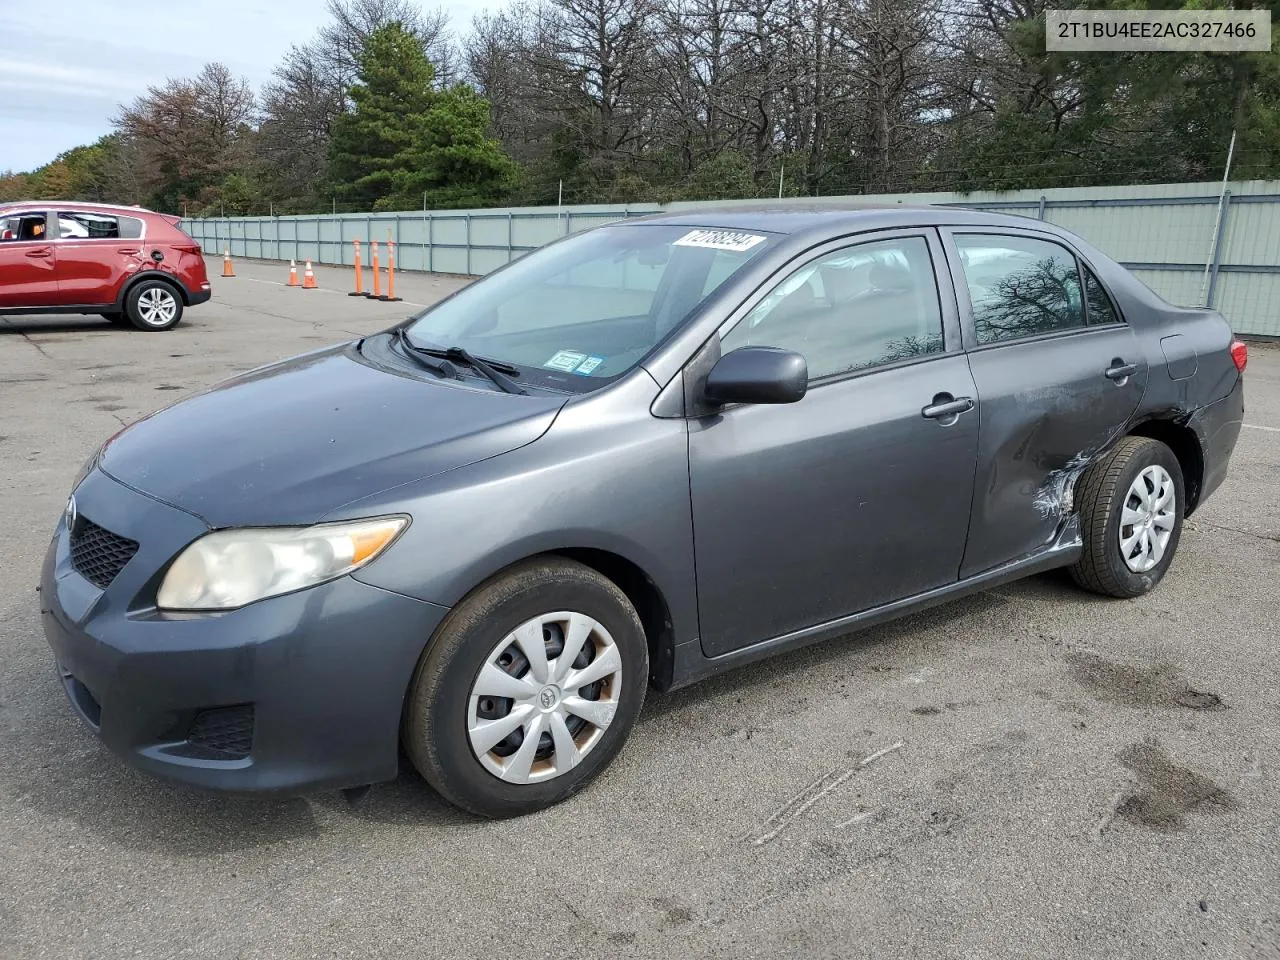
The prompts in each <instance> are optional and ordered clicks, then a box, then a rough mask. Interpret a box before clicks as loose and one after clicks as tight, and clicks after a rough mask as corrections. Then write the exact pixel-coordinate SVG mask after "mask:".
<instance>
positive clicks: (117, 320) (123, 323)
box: [101, 312, 131, 327]
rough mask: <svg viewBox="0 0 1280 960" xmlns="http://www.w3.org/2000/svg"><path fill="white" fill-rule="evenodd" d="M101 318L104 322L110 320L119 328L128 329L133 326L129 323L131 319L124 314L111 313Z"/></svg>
mask: <svg viewBox="0 0 1280 960" xmlns="http://www.w3.org/2000/svg"><path fill="white" fill-rule="evenodd" d="M101 316H102V319H103V320H108V321H110V322H111V323H113V324H115V325H116V326H117V327H127V326H130V325H131V324H130V322H129V318H128V317H126V316H125V315H124V314H123V313H116V312H109V313H104V314H101Z"/></svg>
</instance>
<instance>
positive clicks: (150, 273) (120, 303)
mask: <svg viewBox="0 0 1280 960" xmlns="http://www.w3.org/2000/svg"><path fill="white" fill-rule="evenodd" d="M148 280H159V281H160V282H161V283H167V284H168V285H169V286H171V287H173V289H174V292H175V293H177V295H178V299H179V300H181V301H182V305H183V306H184V307H189V306H191V294H190V293H189V292H188V290H187V288H186V287H185V286H184V285H183V283H182V281H181V280H179V279H178V278H177V277H174V276H170V275H169V274H167V273H165V272H164V271H163V270H140V271H138V272H137V273H135V274H134V275H133V276H132V277H130V278H129V279H128V280H126V281H125V283H124V286H122V287H121V288H120V295H119V296H118V297H116V308H117V309H118V310H121V311H123V310H124V304H125V300H127V299H128V297H129V292H130V291H131V290H132V289H133V288H134V287H136V286H137V285H138V284H140V283H145V282H146V281H148Z"/></svg>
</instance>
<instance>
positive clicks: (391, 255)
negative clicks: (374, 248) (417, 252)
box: [378, 239, 404, 303]
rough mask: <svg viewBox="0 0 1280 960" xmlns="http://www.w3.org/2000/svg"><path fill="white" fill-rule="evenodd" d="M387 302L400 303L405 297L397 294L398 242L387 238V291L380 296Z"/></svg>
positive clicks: (380, 298)
mask: <svg viewBox="0 0 1280 960" xmlns="http://www.w3.org/2000/svg"><path fill="white" fill-rule="evenodd" d="M378 299H379V300H383V301H385V302H387V303H398V302H399V301H400V300H402V299H404V298H403V297H397V296H396V242H395V241H394V240H391V239H388V240H387V292H386V294H384V295H383V296H381V297H379V298H378Z"/></svg>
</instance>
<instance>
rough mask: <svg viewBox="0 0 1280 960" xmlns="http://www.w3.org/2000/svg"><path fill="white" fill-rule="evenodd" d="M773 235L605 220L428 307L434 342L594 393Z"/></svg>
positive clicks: (414, 332) (415, 328) (424, 341)
mask: <svg viewBox="0 0 1280 960" xmlns="http://www.w3.org/2000/svg"><path fill="white" fill-rule="evenodd" d="M769 242H770V237H769V235H768V234H766V233H764V232H763V231H753V232H746V231H741V230H717V229H711V228H695V227H688V226H667V225H665V224H640V223H637V224H625V225H617V226H609V227H601V228H599V229H597V230H591V231H588V232H587V233H583V234H579V235H577V236H574V237H570V238H568V239H566V240H562V241H560V242H558V243H555V244H552V245H550V246H547V247H544V248H542V249H540V250H536V251H534V252H533V253H530V254H528V255H526V256H524V257H522V258H521V259H520V260H517V261H516V262H515V263H514V264H512V265H511V266H510V267H507V268H506V269H504V270H502V271H500V272H499V273H496V274H493V275H492V276H490V277H486V278H484V279H482V280H478V281H476V282H475V283H474V284H472V285H471V286H469V287H465V288H464V289H462V290H461V291H459V292H458V293H457V294H455V295H454V296H453V297H451V298H450V299H448V300H446V301H444V302H443V303H440V304H439V305H437V306H435V307H432V308H430V309H428V310H427V311H425V312H424V313H422V314H420V315H419V318H418V319H417V320H416V321H415V322H414V323H413V324H412V325H411V326H410V327H409V328H408V333H409V335H410V337H411V338H412V339H413V342H414V343H416V344H418V345H419V346H424V347H462V348H463V349H465V350H467V351H469V352H471V353H473V354H475V355H476V356H479V357H482V358H485V359H488V360H499V361H502V362H504V363H508V364H512V365H513V366H516V367H518V368H519V370H520V373H521V376H522V377H525V378H528V379H531V380H532V381H533V382H535V383H536V382H544V383H547V384H548V385H555V386H560V387H564V388H568V389H573V390H590V389H592V388H594V387H597V386H600V384H601V382H602V381H605V380H610V379H613V378H615V377H618V376H621V375H622V374H624V373H626V372H627V371H628V370H630V369H631V368H632V367H634V366H635V365H636V364H637V363H639V362H640V360H641V359H642V358H643V357H644V356H645V355H646V354H647V353H649V351H650V350H652V349H653V348H654V347H655V346H656V345H657V344H658V343H660V342H661V341H662V340H664V339H665V338H666V337H667V335H668V334H670V333H671V332H672V331H673V330H675V329H676V328H677V327H679V326H680V324H681V323H682V322H683V321H684V320H685V319H686V318H687V317H688V316H689V315H690V313H692V312H693V311H694V310H695V309H696V308H697V307H698V306H699V305H700V304H701V303H702V302H703V301H704V300H706V299H707V297H709V296H710V295H711V294H712V293H713V292H715V290H716V289H717V288H719V287H720V286H721V285H722V284H723V283H724V282H725V281H726V280H728V279H729V278H730V277H731V276H733V275H734V274H735V273H736V272H737V271H738V270H740V269H741V268H742V266H743V265H744V264H745V263H747V262H748V261H749V260H750V259H751V258H752V257H755V256H757V255H759V253H760V252H761V251H762V250H764V249H766V248H767V247H768V246H769Z"/></svg>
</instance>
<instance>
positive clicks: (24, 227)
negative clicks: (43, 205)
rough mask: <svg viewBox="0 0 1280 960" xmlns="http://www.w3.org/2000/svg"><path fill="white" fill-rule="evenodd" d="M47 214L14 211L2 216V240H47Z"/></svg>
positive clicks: (0, 239) (0, 230)
mask: <svg viewBox="0 0 1280 960" xmlns="http://www.w3.org/2000/svg"><path fill="white" fill-rule="evenodd" d="M45 239H48V238H47V237H46V236H45V215H44V214H43V213H14V214H10V215H9V216H7V217H2V218H0V242H3V241H6V240H14V241H21V240H25V241H27V242H30V241H33V240H37V241H38V240H45Z"/></svg>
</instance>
